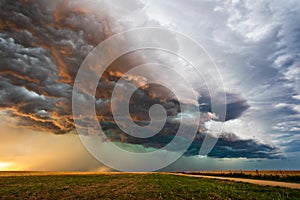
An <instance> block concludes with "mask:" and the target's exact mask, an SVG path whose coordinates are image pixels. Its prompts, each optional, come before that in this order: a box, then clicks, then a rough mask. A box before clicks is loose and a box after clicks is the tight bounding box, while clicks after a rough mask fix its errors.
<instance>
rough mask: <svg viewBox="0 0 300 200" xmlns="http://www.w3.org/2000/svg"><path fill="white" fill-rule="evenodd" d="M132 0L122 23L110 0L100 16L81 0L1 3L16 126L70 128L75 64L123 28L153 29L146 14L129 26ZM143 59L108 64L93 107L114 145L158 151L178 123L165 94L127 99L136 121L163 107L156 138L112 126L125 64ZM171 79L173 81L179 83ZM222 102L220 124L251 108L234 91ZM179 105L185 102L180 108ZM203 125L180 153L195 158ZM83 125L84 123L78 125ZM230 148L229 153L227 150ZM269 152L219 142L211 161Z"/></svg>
mask: <svg viewBox="0 0 300 200" xmlns="http://www.w3.org/2000/svg"><path fill="white" fill-rule="evenodd" d="M135 2H136V3H133V1H132V4H130V5H131V6H129V8H127V10H126V9H125V11H124V12H123V15H124V18H123V19H122V20H120V19H118V20H116V18H117V17H116V16H120V15H122V14H120V13H118V11H119V10H118V9H117V8H116V7H114V6H113V4H112V3H104V4H103V8H102V9H101V10H100V11H103V12H100V11H99V12H95V10H94V8H93V6H91V5H92V4H91V3H90V1H87V5H86V6H83V5H81V4H82V3H80V2H79V1H52V2H51V3H49V2H48V1H34V0H31V1H9V0H1V1H0V5H1V12H0V22H1V27H0V29H1V33H0V56H1V60H0V66H1V67H0V88H1V91H0V100H1V101H0V108H1V109H3V110H5V111H6V112H7V114H9V115H10V116H12V117H15V118H17V119H18V122H19V126H21V127H26V128H31V129H35V130H40V131H46V132H53V133H56V134H64V133H68V132H70V131H72V130H74V128H75V126H74V122H73V116H72V112H71V95H72V90H73V86H72V85H73V83H74V79H75V76H76V73H77V71H78V69H79V67H80V64H81V63H82V61H83V60H84V58H85V57H86V56H87V54H88V53H89V52H90V50H91V49H92V48H93V47H95V46H96V45H97V44H98V43H99V42H101V41H103V40H104V39H106V38H107V37H109V36H111V35H112V34H114V33H116V32H120V31H122V30H126V28H128V27H130V28H132V27H139V26H143V25H152V24H156V25H157V24H159V23H158V22H155V21H152V20H149V19H148V18H147V16H146V15H145V16H144V15H143V16H141V17H140V18H139V19H138V20H137V22H136V24H134V25H132V24H130V23H129V22H130V20H132V19H133V18H134V19H135V20H136V17H135V16H133V15H132V13H136V14H137V13H139V12H138V10H140V9H143V8H144V5H142V4H140V3H137V1H135ZM123 4H124V3H123ZM109 11H111V13H110V12H109ZM112 15H116V16H114V20H112V19H111V18H112ZM138 15H141V14H138ZM126 17H127V18H128V21H129V22H128V23H129V25H124V24H127V22H126V21H125V19H126ZM174 45H175V44H174ZM141 55H143V56H145V55H146V54H139V53H138V54H135V55H131V56H127V57H124V58H121V59H120V60H117V61H116V62H114V63H113V64H112V65H111V66H110V68H109V69H108V70H107V71H106V73H105V75H104V77H102V80H101V81H100V82H99V85H98V89H97V92H96V99H97V101H96V105H95V106H96V109H97V114H98V118H99V121H100V124H101V125H102V127H103V129H104V130H105V131H106V133H107V135H109V136H110V138H111V139H112V140H113V141H116V142H123V143H130V144H141V145H143V146H144V147H145V148H148V147H151V148H160V147H162V146H164V145H166V144H167V143H168V142H170V140H171V139H172V138H173V137H174V134H176V130H177V129H178V122H177V121H176V120H174V118H176V117H178V115H179V114H180V112H181V108H180V106H179V101H178V100H177V99H176V98H174V95H173V94H172V93H171V92H170V91H168V90H166V89H165V88H163V87H161V86H157V85H156V86H154V85H152V86H149V87H144V88H143V87H142V88H140V89H139V90H138V91H137V92H136V93H135V95H134V96H133V97H132V100H131V104H132V106H131V107H130V109H131V115H132V118H133V119H134V120H135V122H136V123H138V124H147V123H148V120H149V116H148V110H149V108H150V106H152V105H153V104H162V105H163V106H164V107H165V108H166V110H167V113H168V115H169V118H168V122H167V124H166V125H165V127H164V129H163V130H162V131H161V132H160V133H159V134H158V135H157V136H154V137H152V138H149V139H147V140H144V139H137V138H133V137H129V136H128V135H126V134H125V133H122V132H121V131H120V130H119V129H118V127H117V125H116V124H115V122H114V120H113V118H112V116H111V108H110V100H109V99H110V96H111V93H112V90H113V88H114V86H115V84H116V82H117V81H118V80H119V78H120V77H121V76H122V74H123V73H124V72H126V70H128V69H130V68H131V66H135V65H137V64H141V63H143V62H145V61H148V60H151V59H152V58H154V57H157V54H155V53H152V54H150V53H149V54H147V56H146V58H145V57H143V58H140V57H141ZM163 58H166V57H164V55H161V57H160V58H159V59H163ZM159 59H158V60H159ZM192 78H194V77H192ZM127 79H128V81H129V82H131V83H132V84H137V85H138V84H139V83H140V82H141V79H138V77H127ZM170 79H171V78H170ZM172 81H173V82H174V83H176V82H177V84H178V81H177V80H172ZM178 85H179V84H178ZM201 89H203V90H204V91H199V96H200V99H199V104H200V108H199V112H203V113H204V114H207V112H211V110H210V97H209V95H208V92H207V91H206V90H205V88H201ZM199 90H200V89H199ZM227 100H228V103H227V105H226V107H227V115H226V120H232V119H236V118H239V117H240V116H241V115H242V114H243V113H244V112H245V111H246V110H247V109H248V108H249V105H248V103H247V100H246V99H244V98H243V97H242V96H241V95H239V94H235V93H231V92H228V94H227ZM140 102H142V103H140ZM83 103H84V102H83ZM185 106H190V105H188V103H185ZM216 114H217V115H218V113H216ZM220 117H221V118H223V117H224V116H220ZM85 120H88V119H85ZM208 120H210V119H209V118H208V117H207V115H204V118H202V121H201V124H200V128H202V132H200V131H199V133H198V136H197V138H196V140H195V142H194V143H193V145H192V147H191V148H190V149H189V150H188V152H187V153H186V155H196V154H197V153H198V152H197V149H199V147H200V146H201V144H202V141H203V134H204V133H205V131H206V130H205V122H207V121H208ZM82 123H83V124H82V125H84V120H83V122H82ZM238 144H240V145H241V146H244V147H245V148H246V151H249V153H248V154H245V152H244V150H243V149H241V148H242V147H241V146H239V145H238ZM230 145H232V149H230V148H229V146H230ZM251 146H252V147H251ZM223 150H224V152H223V153H221V152H222V151H223ZM275 150H276V149H275V148H273V147H270V146H268V145H262V144H259V143H257V142H255V141H252V140H248V141H247V140H242V139H238V138H236V139H235V141H234V143H233V142H232V141H231V140H230V139H228V138H225V137H224V138H221V140H220V142H219V143H218V144H217V147H216V149H215V150H214V151H213V152H212V154H211V156H212V157H251V156H252V157H263V158H273V156H272V155H269V156H268V154H269V153H270V152H272V151H275Z"/></svg>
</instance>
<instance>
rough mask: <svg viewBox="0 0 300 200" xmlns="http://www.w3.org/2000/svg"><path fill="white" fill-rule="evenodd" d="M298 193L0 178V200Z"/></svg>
mask: <svg viewBox="0 0 300 200" xmlns="http://www.w3.org/2000/svg"><path fill="white" fill-rule="evenodd" d="M299 197H300V190H293V189H288V188H280V187H266V186H258V185H252V184H248V183H237V182H230V181H222V180H212V179H203V178H193V177H180V176H175V175H167V174H119V175H118V174H112V175H59V176H53V175H49V176H15V177H0V198H1V199H95V198H97V199H260V200H263V199H299Z"/></svg>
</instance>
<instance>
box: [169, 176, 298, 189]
mask: <svg viewBox="0 0 300 200" xmlns="http://www.w3.org/2000/svg"><path fill="white" fill-rule="evenodd" d="M171 174H173V175H177V176H188V177H198V178H210V179H219V180H229V181H236V182H245V183H252V184H257V185H265V186H279V187H287V188H292V189H300V184H299V183H288V182H279V181H267V180H256V179H246V178H232V177H218V176H203V175H193V174H182V173H171Z"/></svg>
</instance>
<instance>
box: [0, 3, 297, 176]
mask: <svg viewBox="0 0 300 200" xmlns="http://www.w3.org/2000/svg"><path fill="white" fill-rule="evenodd" d="M0 5H1V6H0V11H1V12H0V56H1V59H0V88H1V89H0V135H1V141H0V170H33V171H36V170H42V171H112V170H114V169H111V168H110V167H108V166H107V165H105V164H104V163H101V162H99V161H98V160H97V159H96V158H95V157H93V155H91V154H90V153H89V149H88V148H86V146H84V144H83V143H82V141H81V140H80V139H81V137H80V133H78V130H79V129H80V128H83V129H87V130H90V129H93V128H94V127H93V126H91V125H90V123H89V120H90V119H89V118H80V119H79V117H80V116H74V115H73V112H72V95H73V88H74V84H75V82H76V75H78V74H79V69H80V67H81V66H82V63H83V62H84V61H85V59H86V58H87V56H88V55H89V53H90V52H91V51H92V50H93V49H94V48H95V47H97V45H98V44H100V43H101V42H103V41H105V40H106V39H108V38H110V37H111V36H114V35H116V34H120V33H122V32H124V31H129V30H133V29H137V28H144V27H159V28H162V29H165V30H172V31H176V32H179V33H182V34H184V35H185V36H187V37H188V38H191V39H192V40H193V41H195V42H197V43H198V44H200V45H201V46H202V47H203V48H204V49H205V51H206V52H207V53H208V55H209V57H210V58H211V60H212V61H213V63H214V64H215V66H217V69H218V71H219V74H220V76H221V77H222V87H223V88H224V90H225V94H226V102H222V101H220V102H221V103H220V104H221V106H225V107H226V115H224V114H222V113H218V112H216V113H214V112H213V110H212V104H213V103H212V98H213V95H214V94H215V93H212V91H210V90H209V89H210V88H209V87H208V86H207V85H212V84H214V80H215V78H216V77H214V76H213V77H209V78H208V77H204V79H205V78H206V79H205V80H203V77H202V78H200V77H199V76H198V75H197V74H196V73H195V71H193V69H192V68H191V66H190V64H189V63H187V62H186V61H185V60H182V59H180V58H178V57H176V56H174V55H171V54H170V53H168V52H165V51H161V50H159V49H156V50H150V49H148V50H145V49H144V50H140V51H134V52H130V53H127V54H126V55H122V56H120V57H119V58H116V59H115V60H114V62H113V63H111V64H110V66H109V67H108V68H107V69H106V71H105V72H104V73H103V74H102V75H103V76H101V79H100V81H98V82H97V85H96V91H95V93H94V94H93V95H90V94H87V93H86V91H84V89H82V88H79V90H80V94H82V96H84V97H86V98H83V100H82V99H81V103H82V105H90V104H88V101H87V100H86V99H89V98H91V99H93V103H95V106H94V107H95V111H96V115H97V116H96V118H97V120H98V122H99V124H100V126H101V128H102V130H103V131H104V132H105V134H106V135H107V137H108V138H109V140H110V141H112V142H114V143H115V144H117V145H118V146H119V147H121V148H124V149H126V150H128V151H133V152H137V153H138V152H140V153H142V152H148V151H153V150H155V149H160V148H163V147H164V146H166V145H167V144H168V143H170V142H171V141H172V139H173V138H174V136H175V135H176V133H177V132H178V130H179V127H180V126H179V125H181V123H180V122H182V121H183V122H186V123H183V124H184V127H186V128H187V130H188V131H186V132H189V131H191V132H192V130H194V129H193V126H192V125H191V124H189V123H187V121H188V120H189V119H194V118H195V115H197V114H198V113H199V114H200V119H199V122H198V121H197V125H198V126H199V127H197V130H196V132H195V134H196V135H195V138H194V139H193V141H192V143H191V145H190V147H189V148H188V149H187V150H186V151H185V152H184V154H183V156H182V157H181V158H180V159H178V160H177V161H176V162H174V163H172V164H170V165H168V166H165V167H164V168H162V169H160V170H162V171H170V170H172V171H184V170H189V171H191V170H228V169H253V170H255V169H299V164H300V146H299V144H300V123H299V122H300V78H299V77H300V46H299V44H300V43H299V38H300V27H299V23H297V22H298V21H300V2H299V1H297V0H289V1H280V0H279V1H271V0H270V1H269V0H265V1H259V0H256V1H253V0H252V1H250V0H248V1H247V0H245V1H239V0H226V1H223V0H203V1H202V0H201V1H200V0H188V1H180V0H165V1H158V0H127V1H122V0H72V1H71V0H70V1H69V0H54V1H46V0H39V1H37V0H23V1H21V0H17V1H9V0H0ZM158 37H159V36H158ZM161 37H163V36H161ZM126 39H128V38H126ZM138 39H139V35H136V36H135V37H132V38H130V39H128V40H126V42H124V43H123V44H131V43H135V41H136V40H138ZM172 39H173V38H170V39H166V40H165V41H164V43H166V44H167V45H169V46H171V47H172V48H174V49H178V51H180V49H181V48H182V47H181V46H180V44H179V43H180V42H179V41H178V44H176V43H174V42H173V40H172ZM148 42H153V43H157V41H156V40H153V41H152V40H151V37H149V41H148ZM158 44H160V43H158ZM118 45H120V46H114V48H111V49H109V51H108V55H107V56H108V57H109V55H110V54H113V52H114V51H117V50H116V48H117V49H118V47H119V48H120V49H122V44H118ZM197 56H198V55H197ZM205 58H206V57H205V56H204V55H202V57H201V55H199V59H200V60H201V59H205ZM155 62H157V63H162V64H165V65H170V66H171V68H172V69H174V70H176V71H177V72H178V73H177V74H176V73H171V72H169V71H166V70H164V69H163V67H162V66H154V65H153V64H152V65H151V66H150V67H148V68H144V69H143V70H142V72H140V73H138V74H134V73H133V71H132V70H133V69H134V68H135V66H138V65H142V64H145V63H155ZM205 64H206V63H205ZM207 66H208V67H206V68H209V66H210V65H207ZM204 69H205V67H204ZM128 71H129V72H128ZM91 72H92V73H94V74H97V73H95V71H93V69H91ZM216 76H217V75H216ZM95 77H96V76H95ZM85 79H86V80H87V82H88V81H90V79H92V80H94V77H91V76H86V77H85ZM121 79H123V80H124V83H123V85H121V86H122V87H123V89H124V88H125V90H129V88H130V87H132V86H135V87H136V89H137V90H136V91H135V92H134V93H133V95H132V97H131V98H130V106H129V111H130V117H131V118H132V119H133V121H134V122H135V125H140V126H145V124H147V123H149V120H150V118H149V109H150V108H151V106H153V105H155V104H160V105H161V106H162V107H163V108H164V109H165V111H166V113H165V114H166V115H167V118H166V121H165V124H164V125H163V128H162V130H161V131H159V133H158V134H157V135H155V136H153V137H150V138H137V137H134V136H132V135H128V134H126V133H124V128H126V127H131V126H128V124H126V123H128V121H126V123H125V122H124V121H123V126H120V124H118V123H117V121H116V120H117V118H116V117H115V116H114V115H113V110H114V109H112V108H111V104H112V103H113V101H112V95H113V90H114V88H115V87H116V86H118V81H119V80H121ZM183 79H184V80H188V82H189V85H186V84H185V81H184V80H183ZM151 80H153V81H154V82H155V81H156V82H159V83H160V84H161V85H157V84H148V83H149V82H151ZM164 86H172V87H174V88H176V89H178V90H176V91H175V94H174V91H171V90H170V88H167V87H164ZM219 87H221V86H220V85H217V86H216V90H217V91H218V92H219V90H218V88H219ZM218 92H217V93H218ZM193 95H195V97H196V99H193V98H192V96H193ZM73 97H74V96H73ZM124 98H125V97H124V96H122V94H119V96H117V98H115V99H117V100H116V101H115V103H116V106H117V107H116V108H115V109H116V110H117V111H119V110H120V109H121V108H120V107H122V106H119V107H118V105H122V102H124V101H123V99H124ZM73 101H74V99H73ZM217 102H218V101H217ZM80 105H81V104H80ZM84 110H85V107H84V106H83V107H82V112H84ZM195 111H196V112H195ZM76 117H78V119H79V121H77V123H75V122H76V121H75V122H74V118H76ZM121 117H123V116H121ZM150 117H151V116H150ZM179 119H181V120H182V121H180V120H179ZM122 120H124V117H123V118H122ZM215 123H221V124H222V126H223V130H222V133H220V134H219V139H218V141H217V142H216V144H215V146H214V148H213V149H212V150H211V151H210V152H209V153H208V154H207V155H205V156H199V150H200V148H201V145H202V144H203V143H204V140H205V139H204V138H205V136H206V135H211V136H212V137H215V136H213V134H214V132H213V130H212V129H211V125H212V124H215ZM124 124H125V125H124ZM79 126H80V127H79ZM78 127H79V129H78ZM76 128H77V129H76ZM143 128H144V127H143ZM139 133H141V134H145V133H146V132H143V131H139ZM186 138H187V136H186V135H183V137H182V138H180V139H181V140H180V141H184V140H185V139H186ZM102 143H105V142H104V141H102ZM175 146H176V147H178V145H175ZM174 149H175V148H174V146H172V145H171V146H170V147H169V149H167V150H166V152H164V153H163V156H164V157H172V155H173V154H174ZM105 152H108V153H106V154H107V157H108V158H111V159H117V160H119V162H120V163H123V162H124V163H125V162H129V163H131V164H132V165H134V167H132V169H136V167H137V168H138V169H139V168H145V169H147V165H148V163H143V162H139V160H131V159H129V158H128V159H126V158H124V157H123V156H122V155H115V154H113V153H111V154H110V151H109V150H108V151H105ZM100 153H101V152H100ZM124 165H125V164H124ZM149 165H150V164H149ZM129 169H130V166H129Z"/></svg>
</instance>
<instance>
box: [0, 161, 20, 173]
mask: <svg viewBox="0 0 300 200" xmlns="http://www.w3.org/2000/svg"><path fill="white" fill-rule="evenodd" d="M17 170H20V168H18V167H16V165H15V163H12V162H0V171H17Z"/></svg>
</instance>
